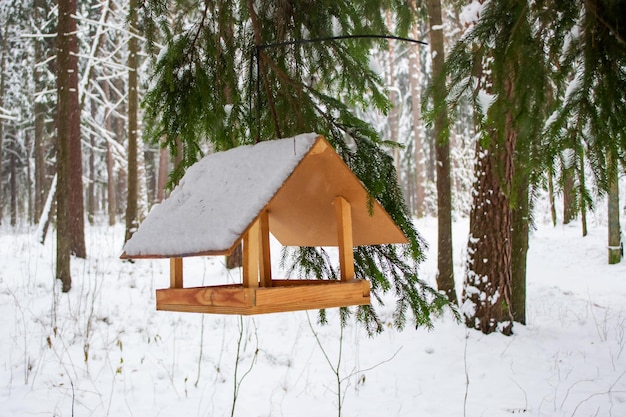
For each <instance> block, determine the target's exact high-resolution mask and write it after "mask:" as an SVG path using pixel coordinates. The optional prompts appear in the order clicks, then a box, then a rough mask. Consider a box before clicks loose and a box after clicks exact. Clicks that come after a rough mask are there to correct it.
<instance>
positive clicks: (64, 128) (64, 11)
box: [56, 0, 82, 292]
mask: <svg viewBox="0 0 626 417" xmlns="http://www.w3.org/2000/svg"><path fill="white" fill-rule="evenodd" d="M58 13H59V18H58V19H59V20H58V26H57V30H58V35H57V59H56V60H57V97H58V102H57V174H58V180H57V181H58V183H57V193H56V197H57V259H56V260H57V264H56V277H57V279H60V280H61V282H62V291H63V292H67V291H69V290H70V289H71V287H72V277H71V273H70V254H71V252H72V251H73V250H75V247H74V243H75V241H74V240H73V237H72V235H73V233H74V231H75V230H74V229H75V227H76V222H75V219H74V218H73V216H72V214H73V212H72V209H71V206H72V205H73V204H75V201H74V198H75V192H73V191H72V187H73V186H74V181H72V178H71V177H72V175H74V170H75V169H76V167H75V166H73V165H75V161H72V147H74V146H75V145H76V142H77V141H78V150H79V151H80V110H79V107H78V91H77V87H78V65H77V64H78V62H77V57H76V53H77V50H78V47H77V40H76V21H75V20H74V18H73V17H72V15H73V14H75V13H76V0H61V1H59V5H58ZM80 180H81V182H82V178H80ZM78 191H79V194H80V196H81V202H82V185H81V187H80V188H79V190H78Z"/></svg>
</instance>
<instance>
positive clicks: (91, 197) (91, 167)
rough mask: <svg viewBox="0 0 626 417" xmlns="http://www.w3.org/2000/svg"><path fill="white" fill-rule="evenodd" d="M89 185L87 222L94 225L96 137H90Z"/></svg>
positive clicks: (93, 109)
mask: <svg viewBox="0 0 626 417" xmlns="http://www.w3.org/2000/svg"><path fill="white" fill-rule="evenodd" d="M91 116H92V118H93V119H94V120H95V119H96V102H95V100H91ZM89 145H90V146H89V184H88V185H87V221H89V224H90V225H93V224H94V222H95V217H96V155H95V148H96V137H95V135H94V134H93V133H91V134H90V135H89Z"/></svg>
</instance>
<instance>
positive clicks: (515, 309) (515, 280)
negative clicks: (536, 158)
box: [511, 165, 530, 325]
mask: <svg viewBox="0 0 626 417" xmlns="http://www.w3.org/2000/svg"><path fill="white" fill-rule="evenodd" d="M518 166H519V165H518ZM515 200H516V202H515V205H514V208H513V217H512V222H513V223H512V224H513V227H512V230H511V235H512V241H511V245H512V252H511V313H512V314H513V320H514V321H516V322H517V323H520V324H524V325H525V324H526V269H527V268H526V261H527V255H528V247H529V240H528V233H529V221H530V205H529V178H528V176H527V175H525V176H524V177H523V178H520V179H519V180H518V183H517V187H516V191H515Z"/></svg>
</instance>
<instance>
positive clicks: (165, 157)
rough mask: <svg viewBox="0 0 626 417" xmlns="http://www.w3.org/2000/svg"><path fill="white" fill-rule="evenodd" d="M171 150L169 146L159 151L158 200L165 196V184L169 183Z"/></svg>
mask: <svg viewBox="0 0 626 417" xmlns="http://www.w3.org/2000/svg"><path fill="white" fill-rule="evenodd" d="M169 157H170V155H169V152H168V150H167V148H161V149H160V152H159V173H158V177H157V186H156V187H157V193H156V195H157V198H156V199H157V202H159V203H160V202H161V201H163V199H164V198H165V186H166V184H167V174H168V173H169Z"/></svg>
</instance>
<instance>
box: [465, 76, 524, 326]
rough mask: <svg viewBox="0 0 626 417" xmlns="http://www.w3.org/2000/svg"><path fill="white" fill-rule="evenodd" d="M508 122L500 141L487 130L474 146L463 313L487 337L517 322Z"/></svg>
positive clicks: (512, 132)
mask: <svg viewBox="0 0 626 417" xmlns="http://www.w3.org/2000/svg"><path fill="white" fill-rule="evenodd" d="M478 79H481V80H485V81H484V83H485V85H491V84H492V81H491V80H490V79H489V75H487V74H479V76H478ZM485 89H486V90H487V91H488V90H489V88H485ZM505 89H506V91H507V97H506V98H504V99H505V100H507V101H509V102H512V101H513V97H512V96H513V82H512V81H511V80H510V79H509V80H507V81H506V87H505ZM505 117H506V123H505V127H504V129H505V131H504V132H503V133H504V135H503V138H502V139H500V137H499V134H498V132H496V131H495V130H493V129H494V128H485V129H487V130H484V131H483V134H484V135H489V136H490V137H489V138H486V139H487V140H486V143H487V145H485V146H483V144H482V142H483V141H481V140H479V141H478V142H477V144H476V158H477V159H476V165H475V168H474V169H475V171H474V173H475V178H476V181H475V182H474V187H473V191H472V195H473V202H472V209H471V211H470V235H469V239H468V244H467V265H466V272H465V281H464V285H463V305H462V312H463V315H464V317H465V324H466V325H467V326H468V327H472V328H475V329H477V330H480V331H482V332H483V333H485V334H489V333H492V332H494V331H500V332H501V333H503V334H505V335H510V334H512V333H513V321H514V318H513V313H512V288H511V286H512V251H513V243H512V242H513V233H512V229H513V227H514V226H513V210H512V209H511V201H510V199H509V196H510V195H511V191H513V185H514V184H513V179H514V174H515V150H516V145H517V134H518V133H517V131H516V129H515V128H514V120H513V116H512V115H511V113H510V112H509V113H507V114H506V116H505ZM520 212H521V210H520ZM520 229H522V227H520ZM520 232H521V230H520ZM522 246H523V245H522ZM517 249H521V247H518V248H517ZM518 255H519V254H518Z"/></svg>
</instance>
